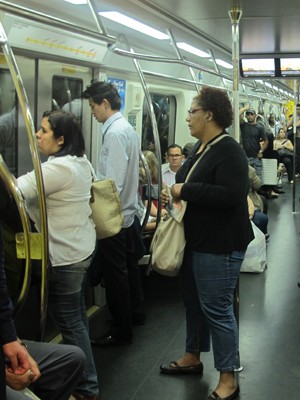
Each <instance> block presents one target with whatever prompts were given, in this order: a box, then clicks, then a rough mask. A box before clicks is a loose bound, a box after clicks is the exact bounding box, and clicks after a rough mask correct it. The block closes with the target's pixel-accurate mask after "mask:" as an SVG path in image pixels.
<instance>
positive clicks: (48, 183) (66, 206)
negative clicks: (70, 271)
mask: <svg viewBox="0 0 300 400" xmlns="http://www.w3.org/2000/svg"><path fill="white" fill-rule="evenodd" d="M42 175H43V180H44V186H45V196H46V209H47V221H48V230H49V255H50V261H51V264H52V265H53V266H62V265H70V264H74V263H76V262H79V261H82V260H84V259H86V258H87V257H88V256H90V255H91V254H92V253H93V251H94V248H95V243H96V231H95V226H94V223H93V221H92V219H91V208H90V205H89V200H90V194H91V192H90V189H91V183H92V174H91V166H90V163H89V161H88V159H87V158H86V156H84V157H76V156H69V155H67V156H63V157H54V156H50V157H49V159H48V160H47V161H46V162H44V163H43V164H42ZM17 181H18V185H19V188H20V190H21V192H22V194H23V196H24V198H25V200H26V205H27V208H28V212H29V215H30V218H31V219H32V220H33V222H34V223H35V226H36V228H37V230H38V231H39V230H40V218H39V209H38V199H37V186H36V179H35V173H34V171H32V172H29V173H27V174H26V175H23V176H21V177H20V178H18V179H17Z"/></svg>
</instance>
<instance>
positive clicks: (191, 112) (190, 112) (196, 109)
mask: <svg viewBox="0 0 300 400" xmlns="http://www.w3.org/2000/svg"><path fill="white" fill-rule="evenodd" d="M200 110H202V108H194V109H193V108H190V109H189V110H187V112H188V113H189V114H190V115H193V114H195V112H197V111H200Z"/></svg>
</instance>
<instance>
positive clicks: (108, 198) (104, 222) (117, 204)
mask: <svg viewBox="0 0 300 400" xmlns="http://www.w3.org/2000/svg"><path fill="white" fill-rule="evenodd" d="M90 206H91V209H92V219H93V221H94V224H95V226H96V233H97V239H105V238H108V237H111V236H114V235H116V234H117V233H119V232H120V230H121V229H122V226H123V223H124V217H123V214H122V206H121V201H120V197H119V193H118V191H117V188H116V184H115V182H114V181H113V180H112V179H100V180H94V181H93V182H92V187H91V199H90Z"/></svg>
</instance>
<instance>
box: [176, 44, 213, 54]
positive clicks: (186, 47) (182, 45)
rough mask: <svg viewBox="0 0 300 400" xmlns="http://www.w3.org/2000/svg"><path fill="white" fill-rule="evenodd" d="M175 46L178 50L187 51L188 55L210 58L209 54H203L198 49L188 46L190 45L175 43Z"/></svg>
mask: <svg viewBox="0 0 300 400" xmlns="http://www.w3.org/2000/svg"><path fill="white" fill-rule="evenodd" d="M176 44H177V46H178V47H179V48H180V49H182V50H185V51H188V52H189V53H192V54H195V55H196V56H199V57H202V58H204V57H211V55H210V54H208V53H205V52H204V51H202V50H199V49H197V48H196V47H193V46H190V45H189V44H187V43H184V42H179V43H176Z"/></svg>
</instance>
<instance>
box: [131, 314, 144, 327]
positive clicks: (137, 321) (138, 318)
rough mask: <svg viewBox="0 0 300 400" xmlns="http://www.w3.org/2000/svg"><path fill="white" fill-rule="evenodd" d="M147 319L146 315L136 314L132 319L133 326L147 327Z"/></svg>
mask: <svg viewBox="0 0 300 400" xmlns="http://www.w3.org/2000/svg"><path fill="white" fill-rule="evenodd" d="M145 323H146V317H145V314H134V315H133V317H132V324H133V325H145Z"/></svg>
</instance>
